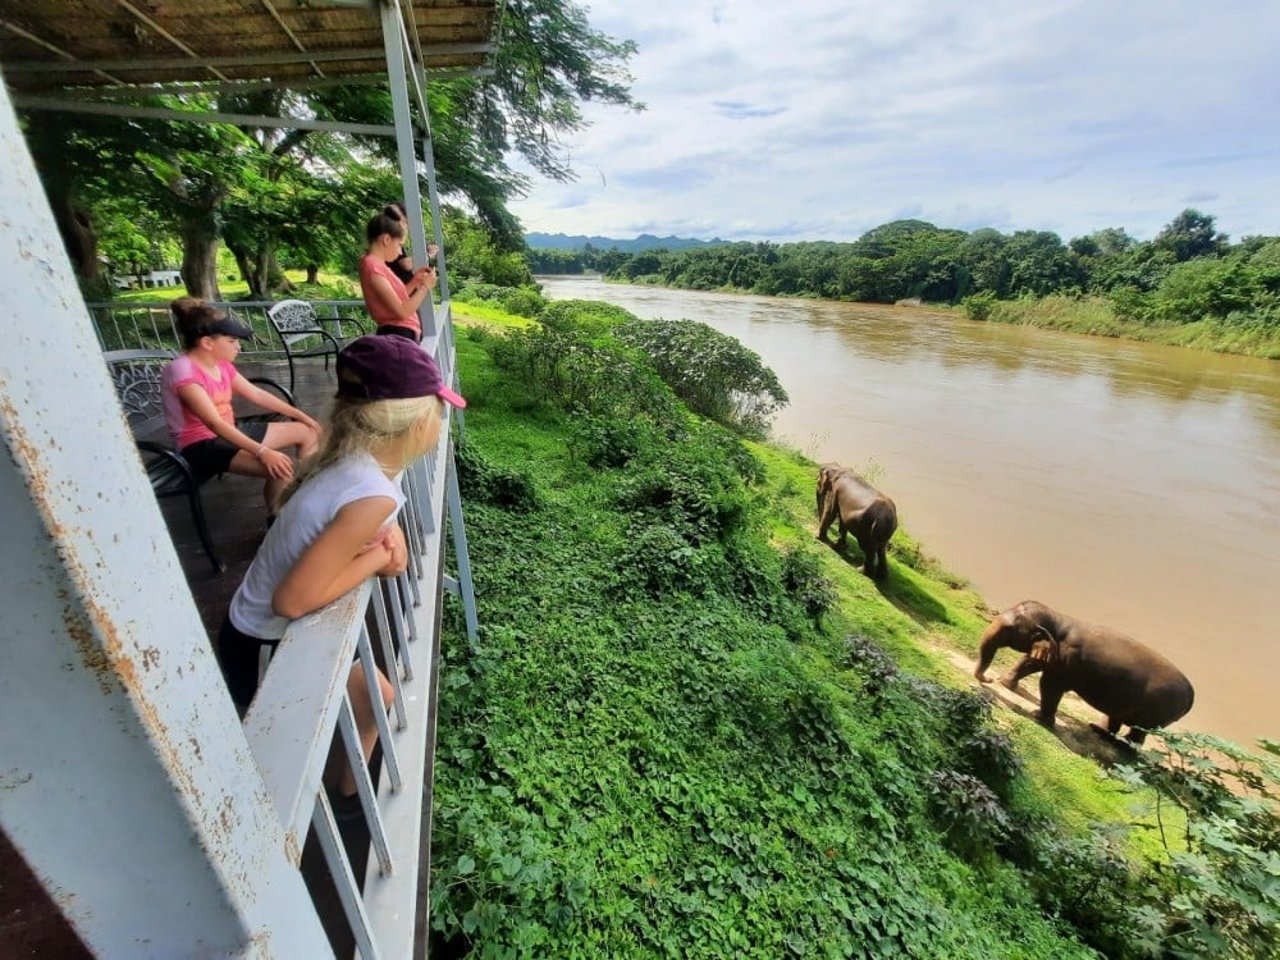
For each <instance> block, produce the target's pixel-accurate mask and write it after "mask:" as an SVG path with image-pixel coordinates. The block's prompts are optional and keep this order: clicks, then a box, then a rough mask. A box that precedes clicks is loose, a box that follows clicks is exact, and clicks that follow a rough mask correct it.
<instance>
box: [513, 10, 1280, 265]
mask: <svg viewBox="0 0 1280 960" xmlns="http://www.w3.org/2000/svg"><path fill="white" fill-rule="evenodd" d="M589 11H590V19H591V22H592V23H593V24H594V25H595V26H596V27H597V28H599V29H601V30H603V31H605V32H606V33H608V34H610V35H612V36H615V37H618V38H630V39H633V40H635V41H636V42H637V43H638V44H639V45H640V52H639V54H638V55H637V56H636V57H635V59H634V60H633V61H632V73H633V75H634V78H635V82H634V87H633V89H634V93H635V95H636V97H637V99H639V100H641V101H643V102H644V103H645V104H646V105H647V109H646V110H645V111H644V112H642V113H639V114H636V113H631V112H628V111H624V110H620V109H617V108H609V109H605V108H599V107H595V106H592V105H589V106H588V107H587V110H586V113H587V116H588V118H589V119H590V120H591V126H589V127H588V128H587V129H586V130H583V131H580V132H578V133H575V134H573V135H572V136H571V137H569V138H566V139H565V140H564V142H563V143H562V144H561V146H562V148H563V150H564V151H565V153H566V154H567V155H568V156H569V157H570V160H571V163H572V165H573V166H574V168H575V169H576V171H577V173H578V179H577V180H576V181H575V182H573V183H570V184H554V183H549V182H547V181H545V180H541V179H535V180H534V182H533V188H532V190H531V192H530V195H529V196H528V197H527V198H526V199H524V200H520V201H517V202H516V203H515V204H513V205H512V208H513V210H514V212H515V213H516V214H517V216H519V217H520V218H521V220H522V222H523V223H524V226H525V229H526V230H529V231H541V232H548V233H582V234H602V235H606V236H613V237H631V236H634V235H636V234H638V233H656V234H663V235H665V234H678V235H681V236H693V237H702V238H709V237H712V236H720V237H723V238H726V239H751V240H754V239H770V240H777V241H784V242H785V241H790V240H802V239H833V240H845V239H853V238H855V237H857V236H858V235H860V234H861V233H863V232H864V231H865V230H867V229H869V228H870V227H873V226H876V225H877V224H880V223H884V222H886V221H889V220H894V219H899V218H906V217H918V218H921V219H925V220H930V221H932V222H933V223H936V224H938V225H939V226H944V227H959V228H961V229H965V230H972V229H976V228H978V227H984V226H990V227H995V228H997V229H999V230H1002V231H1006V232H1008V231H1012V230H1022V229H1039V230H1053V231H1056V232H1058V233H1059V234H1061V235H1062V237H1063V239H1068V238H1070V237H1073V236H1078V235H1080V234H1084V233H1088V232H1091V231H1093V230H1095V229H1099V228H1102V227H1124V228H1126V229H1128V230H1129V232H1130V233H1131V234H1133V235H1134V236H1137V237H1140V238H1144V239H1145V238H1149V237H1151V236H1153V235H1154V234H1155V233H1156V232H1157V231H1158V230H1159V229H1160V227H1161V226H1163V225H1164V224H1165V223H1167V222H1168V221H1169V220H1171V219H1172V218H1173V217H1174V215H1175V214H1177V213H1178V212H1179V211H1180V210H1182V209H1183V208H1185V207H1188V206H1193V207H1196V208H1198V209H1200V210H1202V211H1204V212H1206V213H1209V214H1212V215H1214V216H1215V217H1217V220H1218V227H1219V229H1221V230H1224V231H1226V232H1227V233H1229V234H1230V235H1231V237H1232V238H1233V239H1238V238H1240V237H1241V236H1246V235H1249V234H1259V233H1264V234H1280V190H1278V189H1277V188H1278V187H1280V176H1278V171H1280V52H1278V47H1277V44H1278V42H1280V3H1274V2H1270V0H1218V2H1216V3H1206V2H1203V0H1198V2H1186V0H1035V2H1027V0H1018V2H1012V0H975V2H971V3H967V4H961V3H958V2H954V0H953V2H941V0H894V2H892V3H886V2H884V0H791V2H782V3H779V2H777V0H773V2H770V3H765V2H759V0H722V2H709V0H680V2H674V0H650V2H647V3H636V2H633V0H607V2H606V0H599V2H596V3H592V4H589Z"/></svg>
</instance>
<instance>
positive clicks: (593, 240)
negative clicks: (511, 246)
mask: <svg viewBox="0 0 1280 960" xmlns="http://www.w3.org/2000/svg"><path fill="white" fill-rule="evenodd" d="M524 242H525V243H527V244H528V245H529V246H530V247H533V248H535V249H551V250H581V249H582V248H583V247H585V246H586V245H587V244H591V246H593V247H595V248H596V249H597V250H620V251H621V252H623V253H636V252H637V251H640V250H659V249H662V250H686V249H688V248H689V247H710V246H715V245H717V244H722V243H728V242H729V241H727V240H721V239H720V238H719V237H716V238H715V239H714V240H694V239H693V238H692V237H655V236H654V235H653V234H651V233H642V234H640V236H638V237H636V238H635V239H634V240H615V239H614V238H613V237H582V236H576V237H571V236H569V235H567V234H563V233H527V234H525V237H524Z"/></svg>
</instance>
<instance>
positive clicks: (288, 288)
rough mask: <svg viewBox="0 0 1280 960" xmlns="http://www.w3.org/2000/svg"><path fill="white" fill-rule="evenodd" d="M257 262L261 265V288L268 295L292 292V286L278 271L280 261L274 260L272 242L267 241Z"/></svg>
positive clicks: (274, 254)
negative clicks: (264, 289)
mask: <svg viewBox="0 0 1280 960" xmlns="http://www.w3.org/2000/svg"><path fill="white" fill-rule="evenodd" d="M258 262H259V263H260V264H261V265H262V276H263V278H264V283H263V286H264V287H265V288H266V290H267V293H268V294H271V295H274V294H277V293H292V292H293V284H292V283H290V282H289V278H288V277H286V276H285V275H284V271H283V270H281V269H280V261H279V260H277V259H276V244H275V241H274V240H268V241H267V243H266V245H265V246H264V247H263V250H262V252H261V254H260V257H259V260H258Z"/></svg>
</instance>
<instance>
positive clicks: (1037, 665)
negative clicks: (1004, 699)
mask: <svg viewBox="0 0 1280 960" xmlns="http://www.w3.org/2000/svg"><path fill="white" fill-rule="evenodd" d="M1043 669H1044V661H1043V660H1037V659H1036V658H1035V657H1033V656H1031V655H1030V654H1025V655H1024V656H1023V657H1022V659H1021V660H1019V661H1018V662H1017V663H1015V664H1014V665H1013V666H1012V667H1010V668H1009V672H1008V673H1006V674H1005V675H1004V676H1003V677H1000V678H999V679H998V680H997V681H996V683H998V684H1000V685H1001V686H1002V687H1005V688H1007V689H1009V690H1017V689H1018V682H1019V681H1021V680H1023V679H1024V678H1026V677H1029V676H1031V675H1032V674H1033V673H1039V672H1040V671H1041V670H1043Z"/></svg>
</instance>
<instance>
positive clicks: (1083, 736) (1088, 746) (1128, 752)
mask: <svg viewBox="0 0 1280 960" xmlns="http://www.w3.org/2000/svg"><path fill="white" fill-rule="evenodd" d="M985 689H987V690H990V691H992V692H993V693H995V694H996V699H997V700H998V701H999V702H1000V703H1002V704H1004V705H1005V706H1006V707H1008V708H1009V709H1010V710H1012V711H1013V712H1014V713H1018V714H1021V715H1022V716H1024V717H1026V718H1027V719H1028V720H1033V721H1036V712H1037V710H1039V708H1040V698H1039V697H1038V696H1036V695H1035V694H1034V693H1031V692H1030V691H1029V690H1027V689H1026V688H1025V687H1023V686H1021V685H1019V687H1018V689H1017V690H1009V689H1008V688H1007V687H1003V686H1001V685H1000V684H999V683H991V684H988V685H987V686H986V688H985ZM1036 722H1039V721H1036ZM1053 735H1054V736H1055V737H1057V738H1058V740H1059V742H1061V743H1062V745H1063V746H1064V747H1066V748H1067V749H1068V750H1070V751H1071V752H1072V753H1075V754H1078V755H1079V756H1082V757H1088V758H1089V759H1091V760H1096V761H1097V762H1098V763H1100V764H1101V765H1102V766H1104V767H1110V766H1114V765H1115V764H1118V763H1131V762H1133V758H1134V756H1135V755H1136V754H1135V751H1134V749H1133V747H1132V746H1131V745H1130V744H1129V743H1128V741H1126V740H1122V739H1120V738H1119V737H1113V736H1111V735H1110V734H1109V733H1104V732H1103V731H1101V730H1099V729H1097V728H1096V727H1094V726H1093V724H1091V723H1088V722H1086V721H1084V720H1077V719H1076V718H1075V717H1073V716H1070V715H1068V714H1065V713H1063V712H1062V711H1061V710H1059V711H1058V716H1057V718H1056V722H1055V724H1054V728H1053Z"/></svg>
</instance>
